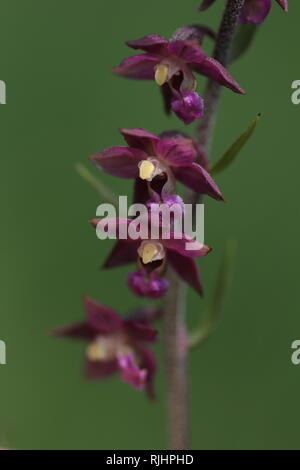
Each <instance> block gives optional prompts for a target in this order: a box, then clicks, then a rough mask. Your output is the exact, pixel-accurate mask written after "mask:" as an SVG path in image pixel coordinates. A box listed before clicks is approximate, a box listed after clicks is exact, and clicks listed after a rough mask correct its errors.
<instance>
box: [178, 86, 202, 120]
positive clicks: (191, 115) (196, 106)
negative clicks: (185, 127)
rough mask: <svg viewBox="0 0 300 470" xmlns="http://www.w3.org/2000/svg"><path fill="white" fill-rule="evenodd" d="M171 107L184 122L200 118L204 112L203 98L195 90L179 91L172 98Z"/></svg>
mask: <svg viewBox="0 0 300 470" xmlns="http://www.w3.org/2000/svg"><path fill="white" fill-rule="evenodd" d="M171 106H172V109H173V111H174V113H176V114H177V116H178V117H179V119H181V121H183V122H184V124H190V123H191V122H193V121H195V119H200V118H202V117H203V114H204V102H203V99H202V98H200V96H199V95H198V94H197V93H196V92H190V93H180V94H178V96H176V98H175V99H173V100H172V104H171Z"/></svg>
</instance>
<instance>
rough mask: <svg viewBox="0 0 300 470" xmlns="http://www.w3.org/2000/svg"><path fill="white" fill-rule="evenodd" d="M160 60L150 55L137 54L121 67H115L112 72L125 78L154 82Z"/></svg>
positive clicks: (125, 60) (127, 59)
mask: <svg viewBox="0 0 300 470" xmlns="http://www.w3.org/2000/svg"><path fill="white" fill-rule="evenodd" d="M160 60H161V59H160V58H159V57H157V56H154V55H150V54H137V55H134V56H132V57H127V58H126V59H124V60H123V61H122V62H121V63H120V65H118V66H117V67H114V68H113V69H112V72H113V73H115V74H116V75H120V76H121V77H125V78H134V79H137V80H153V79H154V76H155V71H154V68H155V66H156V65H157V64H158V63H159V62H160Z"/></svg>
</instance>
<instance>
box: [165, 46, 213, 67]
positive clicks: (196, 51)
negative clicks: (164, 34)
mask: <svg viewBox="0 0 300 470" xmlns="http://www.w3.org/2000/svg"><path fill="white" fill-rule="evenodd" d="M168 50H169V55H171V56H176V57H179V58H180V59H181V60H183V61H184V62H186V63H190V62H197V63H200V62H202V60H204V59H205V57H206V56H205V53H204V52H203V51H202V49H201V48H200V47H199V46H198V45H196V44H193V43H192V42H189V41H170V43H169V48H168Z"/></svg>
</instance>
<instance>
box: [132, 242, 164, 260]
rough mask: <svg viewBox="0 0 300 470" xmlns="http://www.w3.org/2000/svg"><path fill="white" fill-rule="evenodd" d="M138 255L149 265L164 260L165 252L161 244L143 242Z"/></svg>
mask: <svg viewBox="0 0 300 470" xmlns="http://www.w3.org/2000/svg"><path fill="white" fill-rule="evenodd" d="M138 254H139V256H140V257H141V258H142V261H143V263H144V264H148V263H152V261H158V260H161V259H163V258H164V257H165V250H164V247H163V246H162V245H161V244H160V243H152V242H143V243H142V244H141V245H140V247H139V249H138Z"/></svg>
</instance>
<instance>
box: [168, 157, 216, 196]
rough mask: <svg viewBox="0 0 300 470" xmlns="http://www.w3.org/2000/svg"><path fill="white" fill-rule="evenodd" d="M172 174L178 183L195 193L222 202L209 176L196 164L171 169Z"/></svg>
mask: <svg viewBox="0 0 300 470" xmlns="http://www.w3.org/2000/svg"><path fill="white" fill-rule="evenodd" d="M173 172H174V174H175V177H176V179H177V180H178V181H180V183H182V184H184V185H185V186H188V187H189V188H191V189H193V190H194V191H195V192H196V193H198V194H206V195H208V196H211V197H212V198H214V199H216V200H217V201H223V197H222V194H221V192H220V190H219V188H218V186H217V185H216V183H215V182H214V180H213V179H212V177H211V176H210V174H209V173H208V172H207V171H206V170H204V168H202V167H201V166H200V165H198V164H197V163H191V164H190V165H189V166H182V167H180V168H174V167H173Z"/></svg>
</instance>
